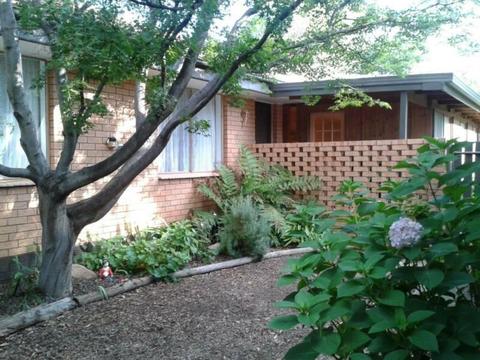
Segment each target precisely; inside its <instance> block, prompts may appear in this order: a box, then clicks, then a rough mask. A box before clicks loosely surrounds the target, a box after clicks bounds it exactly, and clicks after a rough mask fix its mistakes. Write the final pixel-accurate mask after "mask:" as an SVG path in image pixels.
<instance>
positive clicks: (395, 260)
mask: <svg viewBox="0 0 480 360" xmlns="http://www.w3.org/2000/svg"><path fill="white" fill-rule="evenodd" d="M461 147H462V144H460V143H457V142H455V141H448V142H442V141H438V140H433V139H428V144H426V145H425V146H422V147H421V148H420V149H419V150H418V155H417V157H416V158H415V159H412V160H409V161H402V162H400V163H399V164H398V165H397V168H398V169H407V170H408V171H409V173H410V175H411V176H410V178H409V179H408V180H405V181H401V182H399V183H388V184H386V186H385V189H388V197H387V199H388V200H387V201H385V202H379V201H378V202H377V201H374V200H371V199H369V198H368V197H367V196H365V193H363V192H362V191H360V190H359V187H358V186H357V185H358V184H353V183H350V184H344V189H343V190H344V192H343V194H342V196H340V197H339V198H342V199H343V200H344V201H349V204H350V205H349V206H350V209H349V211H348V213H347V212H345V211H342V212H338V213H335V214H333V215H331V216H332V219H334V220H336V225H335V227H334V228H333V229H330V230H328V231H326V232H325V233H324V234H323V235H322V236H321V237H319V238H318V240H317V241H316V244H310V245H311V246H312V245H313V246H315V248H316V249H317V250H318V251H317V252H315V253H312V254H308V255H305V256H303V257H301V258H299V259H294V260H290V261H289V263H288V266H287V269H286V270H287V273H286V274H285V275H283V276H282V277H281V278H280V280H279V284H280V285H287V284H292V283H297V291H295V292H293V293H291V294H290V295H289V296H287V297H286V298H285V299H284V301H280V302H279V303H278V304H277V306H278V307H280V308H286V309H290V310H291V311H294V312H295V313H294V314H292V315H287V316H282V317H277V318H275V319H273V320H272V321H271V323H270V326H271V327H272V328H274V329H282V330H286V329H290V328H293V327H295V326H297V325H304V326H306V327H309V328H311V332H310V334H309V335H308V336H306V337H305V338H304V340H303V341H302V342H301V343H300V344H298V345H296V346H294V347H293V348H291V349H290V350H289V351H288V353H287V354H286V357H285V358H286V359H315V358H317V357H318V356H319V355H320V354H323V355H333V356H334V357H335V358H337V359H351V360H368V359H386V360H398V359H400V360H401V359H439V360H440V359H449V360H450V359H478V358H480V352H479V345H480V343H479V339H480V337H479V336H480V312H479V309H478V305H479V301H480V297H479V296H480V280H479V279H480V271H479V270H480V269H479V265H480V197H479V189H478V178H477V179H475V178H473V177H472V173H475V172H479V171H480V162H477V163H473V164H465V165H462V166H460V167H458V168H456V169H454V170H451V171H447V170H448V168H449V166H450V164H451V162H452V161H453V160H454V159H455V157H456V156H455V155H454V154H455V152H456V151H458V150H459V149H460V148H461ZM475 181H476V182H477V184H476V185H475ZM474 185H475V186H474ZM351 190H353V191H351ZM468 192H471V193H472V195H471V196H466V195H465V194H466V193H468ZM419 193H420V194H427V195H428V196H427V197H424V198H423V199H424V200H420V198H419ZM347 214H348V215H347Z"/></svg>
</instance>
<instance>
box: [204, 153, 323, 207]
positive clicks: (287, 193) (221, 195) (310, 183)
mask: <svg viewBox="0 0 480 360" xmlns="http://www.w3.org/2000/svg"><path fill="white" fill-rule="evenodd" d="M238 165H239V166H238V168H239V170H238V171H237V172H235V171H234V170H233V169H230V168H228V167H226V166H222V167H220V169H219V176H218V178H216V179H214V180H212V181H209V182H206V183H203V184H201V185H200V186H199V187H198V191H199V192H200V193H202V194H203V195H204V196H205V197H207V198H208V199H210V200H212V201H214V202H215V204H216V205H217V206H218V207H219V208H220V210H222V211H224V210H225V209H227V208H228V207H229V206H230V204H231V202H232V199H233V198H235V197H238V196H250V197H251V198H252V200H253V201H254V202H255V203H256V204H262V205H271V206H273V207H275V208H277V209H284V208H288V207H291V206H292V205H293V204H294V203H295V200H294V195H295V194H299V193H307V192H309V191H314V190H318V189H319V188H320V185H321V184H320V180H319V178H318V177H316V176H295V175H293V174H292V173H291V172H290V171H289V170H287V169H285V168H283V167H281V166H279V165H269V164H267V163H266V162H264V161H261V160H259V159H257V158H256V157H255V155H254V154H252V152H251V151H249V150H248V149H247V148H246V147H242V148H241V149H240V156H239V159H238Z"/></svg>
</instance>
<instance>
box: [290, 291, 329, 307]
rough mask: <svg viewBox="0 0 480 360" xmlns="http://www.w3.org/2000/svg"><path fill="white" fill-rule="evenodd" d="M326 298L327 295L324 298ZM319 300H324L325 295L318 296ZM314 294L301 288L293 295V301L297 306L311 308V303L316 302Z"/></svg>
mask: <svg viewBox="0 0 480 360" xmlns="http://www.w3.org/2000/svg"><path fill="white" fill-rule="evenodd" d="M326 299H328V297H327V298H326ZM319 300H320V301H324V300H325V296H322V297H320V298H319ZM318 302H319V301H318V300H317V298H316V296H315V295H312V294H310V293H309V292H308V291H307V290H306V289H305V288H303V289H301V290H300V291H299V292H298V293H297V295H295V303H296V304H297V305H298V307H299V308H302V309H308V308H311V307H312V306H313V305H315V304H316V303H318Z"/></svg>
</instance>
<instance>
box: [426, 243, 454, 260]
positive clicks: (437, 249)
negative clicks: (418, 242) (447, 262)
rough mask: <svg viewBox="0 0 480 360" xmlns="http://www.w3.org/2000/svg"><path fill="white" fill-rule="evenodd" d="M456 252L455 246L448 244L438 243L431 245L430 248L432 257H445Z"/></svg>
mask: <svg viewBox="0 0 480 360" xmlns="http://www.w3.org/2000/svg"><path fill="white" fill-rule="evenodd" d="M457 251H458V247H457V245H455V244H454V243H450V242H444V243H438V244H434V245H432V247H431V248H430V253H431V254H432V255H433V256H434V257H439V256H445V255H448V254H451V253H454V252H457Z"/></svg>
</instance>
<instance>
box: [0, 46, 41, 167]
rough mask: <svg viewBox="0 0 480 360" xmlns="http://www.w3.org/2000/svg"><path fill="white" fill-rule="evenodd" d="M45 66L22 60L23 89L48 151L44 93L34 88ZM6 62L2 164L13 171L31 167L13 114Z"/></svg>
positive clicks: (0, 95)
mask: <svg viewBox="0 0 480 360" xmlns="http://www.w3.org/2000/svg"><path fill="white" fill-rule="evenodd" d="M41 65H42V62H41V61H39V60H35V59H29V58H24V59H23V76H24V87H25V91H26V93H27V103H28V105H29V107H30V110H31V111H32V117H33V120H34V122H35V123H36V124H37V131H38V132H39V134H40V137H39V139H40V144H41V145H42V148H43V150H44V151H45V118H44V117H45V114H44V104H43V101H44V91H45V90H44V89H32V84H33V83H34V81H35V80H36V78H37V77H38V76H39V74H40V67H41ZM5 81H6V79H5V60H4V57H3V55H0V163H1V164H3V165H6V166H11V167H20V168H24V167H27V166H28V161H27V157H26V155H25V153H24V151H23V149H22V147H21V145H20V129H19V127H18V124H17V122H16V120H15V117H14V116H13V113H12V107H11V105H10V101H9V100H8V95H7V89H6V84H5Z"/></svg>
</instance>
